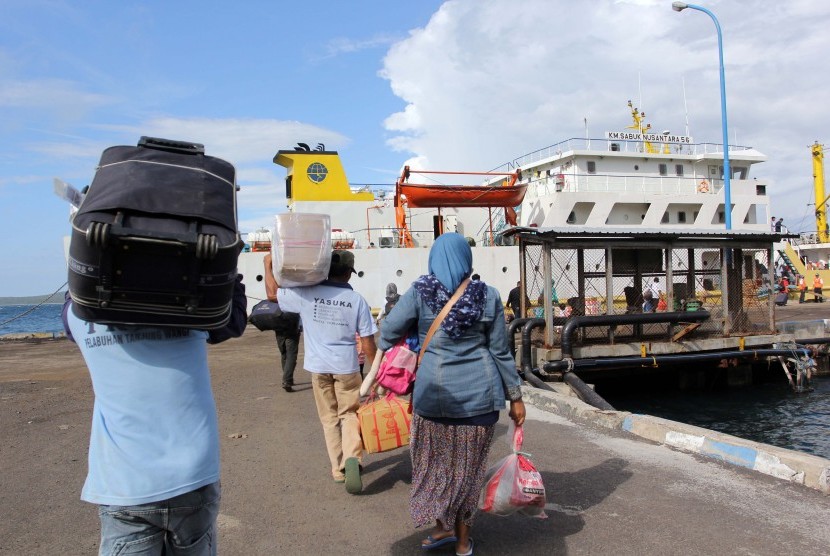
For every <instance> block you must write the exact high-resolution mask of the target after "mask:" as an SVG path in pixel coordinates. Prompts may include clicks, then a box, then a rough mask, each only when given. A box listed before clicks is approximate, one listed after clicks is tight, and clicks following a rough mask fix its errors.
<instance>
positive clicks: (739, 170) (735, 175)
mask: <svg viewBox="0 0 830 556" xmlns="http://www.w3.org/2000/svg"><path fill="white" fill-rule="evenodd" d="M729 170H730V171H729V173H730V174H732V179H739V180H745V179H746V168H744V167H743V166H737V167H734V168H730V169H729Z"/></svg>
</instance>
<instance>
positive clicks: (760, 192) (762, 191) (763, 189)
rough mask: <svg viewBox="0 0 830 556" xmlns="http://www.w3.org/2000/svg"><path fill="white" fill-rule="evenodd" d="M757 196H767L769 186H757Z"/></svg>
mask: <svg viewBox="0 0 830 556" xmlns="http://www.w3.org/2000/svg"><path fill="white" fill-rule="evenodd" d="M755 194H756V195H766V194H767V186H766V185H756V186H755Z"/></svg>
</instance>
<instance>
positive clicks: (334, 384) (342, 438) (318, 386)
mask: <svg viewBox="0 0 830 556" xmlns="http://www.w3.org/2000/svg"><path fill="white" fill-rule="evenodd" d="M361 382H362V380H361V378H360V373H350V374H345V375H336V374H325V373H311V386H312V388H313V390H314V403H316V404H317V415H318V416H319V417H320V423H321V424H322V425H323V436H325V439H326V450H328V453H329V460H330V461H331V474H332V476H333V477H334V478H335V479H342V478H343V469H344V468H345V466H346V460H347V459H348V458H358V461H360V460H361V459H362V457H363V442H362V440H361V438H360V426H359V424H358V421H357V408H358V405H359V404H360V384H361Z"/></svg>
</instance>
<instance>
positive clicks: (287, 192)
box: [285, 176, 293, 199]
mask: <svg viewBox="0 0 830 556" xmlns="http://www.w3.org/2000/svg"><path fill="white" fill-rule="evenodd" d="M292 177H293V176H287V177H286V178H285V198H286V199H290V198H291V178H292Z"/></svg>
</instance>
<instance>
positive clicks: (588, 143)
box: [490, 137, 752, 172]
mask: <svg viewBox="0 0 830 556" xmlns="http://www.w3.org/2000/svg"><path fill="white" fill-rule="evenodd" d="M652 147H653V148H654V150H655V151H656V152H654V153H652V154H666V153H665V152H664V148H665V147H668V151H669V152H668V154H683V155H692V156H695V155H698V156H700V155H706V154H723V145H721V144H720V143H691V144H681V143H659V142H655V143H652ZM751 148H752V147H747V146H743V145H729V152H731V153H734V152H740V151H745V150H749V149H751ZM571 151H597V152H607V151H611V152H623V153H645V152H646V146H645V144H644V143H643V141H623V140H616V139H585V138H579V137H575V138H571V139H566V140H565V141H561V142H559V143H555V144H553V145H550V146H547V147H543V148H541V149H538V150H535V151H533V152H530V153H527V154H525V155H523V156H520V157H518V158H514V159H513V160H511V161H509V162H505V163H504V164H501V165H500V166H498V167H496V168H493V169H492V170H490V171H491V172H513V171H515V170H516V169H517V168H524V167H526V166H528V165H530V164H534V163H536V162H539V161H542V160H546V159H549V158H554V157H558V156H562V154H564V153H567V152H571Z"/></svg>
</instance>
